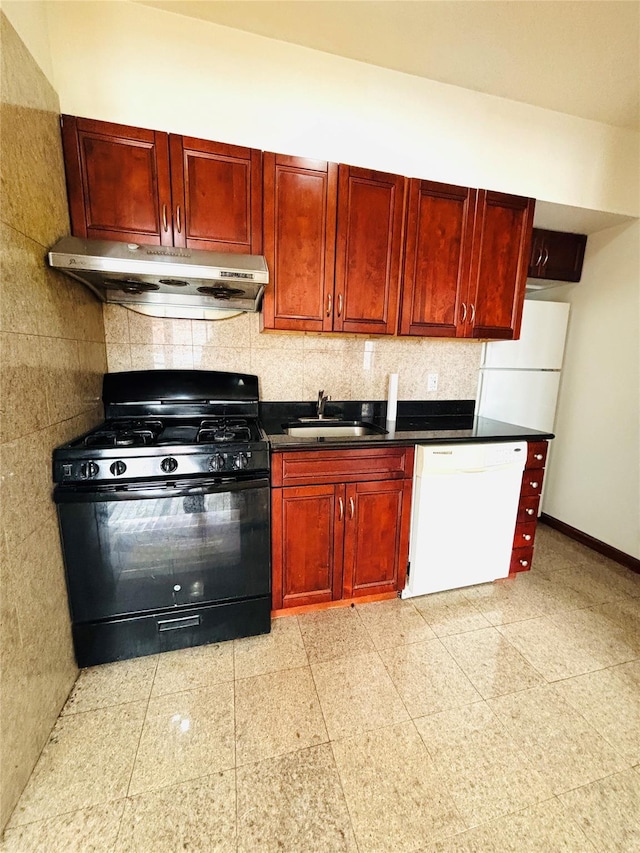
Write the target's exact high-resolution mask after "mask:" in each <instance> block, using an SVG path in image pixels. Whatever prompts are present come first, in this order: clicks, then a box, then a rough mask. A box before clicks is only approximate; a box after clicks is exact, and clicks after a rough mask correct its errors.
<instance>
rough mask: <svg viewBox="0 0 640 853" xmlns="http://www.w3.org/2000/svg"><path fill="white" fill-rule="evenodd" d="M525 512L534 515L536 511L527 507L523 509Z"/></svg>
mask: <svg viewBox="0 0 640 853" xmlns="http://www.w3.org/2000/svg"><path fill="white" fill-rule="evenodd" d="M525 512H526V513H527V515H535V512H536V511H535V509H531V508H530V507H529V508H528V509H525Z"/></svg>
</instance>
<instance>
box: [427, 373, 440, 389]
mask: <svg viewBox="0 0 640 853" xmlns="http://www.w3.org/2000/svg"><path fill="white" fill-rule="evenodd" d="M437 390H438V374H437V373H429V374H428V375H427V391H437Z"/></svg>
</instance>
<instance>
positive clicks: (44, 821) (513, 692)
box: [1, 526, 640, 853]
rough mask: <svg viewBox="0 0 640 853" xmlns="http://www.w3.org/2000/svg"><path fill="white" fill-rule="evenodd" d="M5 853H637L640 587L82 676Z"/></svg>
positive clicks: (563, 567)
mask: <svg viewBox="0 0 640 853" xmlns="http://www.w3.org/2000/svg"><path fill="white" fill-rule="evenodd" d="M1 849H2V850H3V851H5V853H13V851H20V853H36V851H43V853H44V851H46V853H57V851H60V853H74V852H75V851H77V853H88V851H96V853H97V851H116V852H117V853H124V852H125V851H135V853H146V851H150V853H151V851H153V853H165V851H178V850H180V851H185V850H188V851H213V852H214V853H218V852H220V853H232V851H233V853H254V851H255V852H256V853H258V851H259V853H270V851H274V853H275V851H278V853H283V851H285V852H286V851H291V853H325V851H326V853H333V851H353V853H396V851H398V853H404V852H405V851H406V853H411V852H412V851H416V853H461V851H473V853H506V851H513V853H516V851H517V853H523V851H524V853H528V852H529V851H534V852H535V853H556V851H569V853H588V852H589V851H591V853H593V851H619V853H633V851H640V576H638V575H634V574H633V573H631V572H629V571H627V570H626V569H624V568H622V567H620V566H618V565H617V564H615V563H612V562H610V561H608V560H606V559H604V558H603V557H600V556H599V555H597V554H595V553H593V552H592V551H589V550H588V549H586V548H583V547H582V546H580V545H577V544H576V543H575V542H572V541H570V540H568V539H566V538H565V537H563V536H561V535H560V534H559V533H557V532H555V531H553V530H551V529H549V528H547V527H544V526H542V527H541V529H540V531H539V535H538V539H537V543H536V556H535V559H534V567H533V569H532V571H531V572H529V573H527V574H521V575H519V576H518V577H516V578H515V579H513V580H508V581H503V582H499V583H496V584H486V585H483V586H479V587H473V588H468V589H464V590H455V591H451V592H445V593H438V594H436V595H431V596H426V597H424V598H421V599H414V600H412V601H400V600H394V601H386V602H379V603H375V604H365V605H361V606H356V607H353V608H343V609H336V610H329V611H324V612H320V613H313V614H308V615H304V616H298V617H296V616H289V617H285V618H282V619H278V620H275V621H274V623H273V630H272V633H271V634H270V635H268V636H265V637H254V638H248V639H244V640H237V641H235V642H229V643H222V644H219V645H215V646H208V647H200V648H197V649H189V650H185V651H181V652H174V653H170V654H166V655H161V656H157V657H149V658H140V659H138V660H133V661H126V662H123V663H118V664H109V665H107V666H102V667H96V668H93V669H89V670H84V671H82V672H81V674H80V677H79V678H78V681H77V683H76V686H75V688H74V690H73V692H72V694H71V696H70V697H69V700H68V702H67V704H66V706H65V707H64V709H63V711H62V713H61V715H60V717H59V719H58V721H57V723H56V726H55V728H54V730H53V732H52V733H51V737H50V739H49V742H48V743H47V745H46V746H45V748H44V750H43V752H42V756H41V758H40V761H39V762H38V764H37V766H36V768H35V770H34V771H33V774H32V776H31V779H30V780H29V783H28V785H27V787H26V789H25V791H24V793H23V795H22V798H21V799H20V801H19V803H18V805H17V807H16V809H15V812H14V814H13V816H12V818H11V821H10V823H9V826H8V828H7V831H6V833H5V838H4V841H3V843H2V846H1Z"/></svg>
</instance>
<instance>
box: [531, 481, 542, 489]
mask: <svg viewBox="0 0 640 853" xmlns="http://www.w3.org/2000/svg"><path fill="white" fill-rule="evenodd" d="M529 485H530V486H531V488H532V489H537V488H538V486H539V485H540V483H539V482H538V481H537V480H534V481H533V482H532V483H529Z"/></svg>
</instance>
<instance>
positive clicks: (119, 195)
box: [62, 116, 173, 246]
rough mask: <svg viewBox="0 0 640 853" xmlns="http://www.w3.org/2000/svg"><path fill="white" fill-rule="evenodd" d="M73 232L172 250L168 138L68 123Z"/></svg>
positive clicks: (64, 132)
mask: <svg viewBox="0 0 640 853" xmlns="http://www.w3.org/2000/svg"><path fill="white" fill-rule="evenodd" d="M62 142H63V148H64V159H65V168H66V175H67V190H68V194H69V212H70V215H71V232H72V234H74V235H75V236H76V237H85V238H89V239H94V240H122V241H125V242H133V241H135V242H137V243H147V244H151V245H154V246H157V245H163V246H171V245H172V244H173V234H172V228H171V186H170V181H169V142H168V136H167V134H166V133H160V132H157V131H153V130H144V129H142V128H138V127H127V126H125V125H121V124H111V123H110V122H104V121H91V120H89V119H83V118H75V117H74V116H63V117H62Z"/></svg>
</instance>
